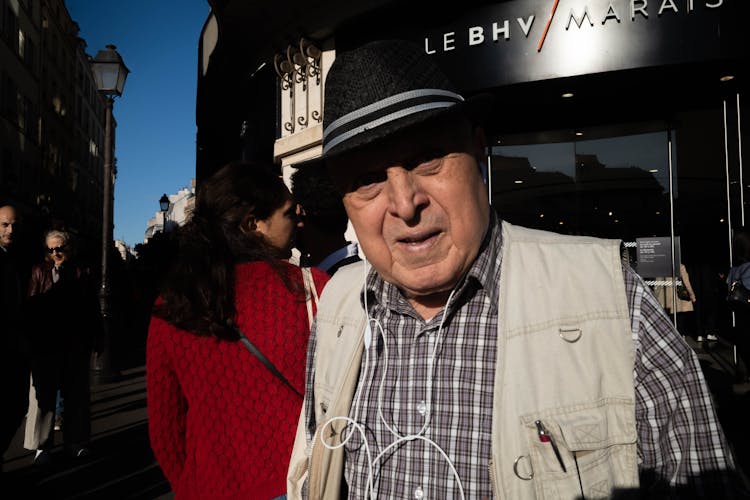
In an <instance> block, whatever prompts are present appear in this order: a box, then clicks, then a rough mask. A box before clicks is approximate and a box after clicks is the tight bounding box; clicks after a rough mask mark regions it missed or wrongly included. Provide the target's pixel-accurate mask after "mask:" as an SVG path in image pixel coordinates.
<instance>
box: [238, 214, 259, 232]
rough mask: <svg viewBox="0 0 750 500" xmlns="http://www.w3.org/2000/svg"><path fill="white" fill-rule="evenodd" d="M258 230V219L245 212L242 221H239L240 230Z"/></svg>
mask: <svg viewBox="0 0 750 500" xmlns="http://www.w3.org/2000/svg"><path fill="white" fill-rule="evenodd" d="M257 230H258V221H257V219H256V218H255V216H254V215H252V214H247V215H246V216H244V217H243V218H242V222H240V231H242V232H243V234H250V233H251V232H253V231H257Z"/></svg>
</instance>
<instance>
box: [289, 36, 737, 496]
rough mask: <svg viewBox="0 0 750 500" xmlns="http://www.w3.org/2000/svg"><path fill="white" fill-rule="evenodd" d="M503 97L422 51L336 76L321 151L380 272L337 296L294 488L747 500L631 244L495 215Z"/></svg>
mask: <svg viewBox="0 0 750 500" xmlns="http://www.w3.org/2000/svg"><path fill="white" fill-rule="evenodd" d="M486 107H487V104H486V103H485V102H483V101H482V100H481V99H479V98H477V99H472V100H464V99H463V97H461V96H460V95H458V94H456V93H455V91H454V90H453V87H452V86H451V84H450V82H448V80H447V79H446V78H445V76H444V75H443V74H442V73H441V72H440V71H439V69H438V68H437V67H436V66H435V65H434V63H433V62H432V60H431V59H430V58H429V57H428V56H426V55H425V54H424V53H423V51H422V50H421V49H419V48H418V47H415V46H413V45H411V44H408V43H406V42H400V41H384V42H373V43H370V44H367V45H364V46H362V47H360V48H358V49H355V50H353V51H351V52H346V53H340V54H338V56H337V59H336V60H335V62H334V64H333V66H332V67H331V69H330V72H329V74H328V77H327V82H326V95H325V110H324V111H325V112H324V133H323V157H324V159H325V162H326V165H327V168H328V170H329V171H330V173H331V175H332V178H333V180H334V182H335V183H336V184H337V186H338V188H339V190H340V191H341V193H342V194H343V201H344V205H345V207H346V210H347V213H348V215H349V218H350V219H351V221H352V224H353V226H354V229H355V230H356V233H357V237H358V239H359V243H360V245H361V247H362V250H363V251H364V254H365V255H366V256H367V261H368V262H366V263H364V264H361V265H360V264H354V265H351V266H347V267H344V268H342V269H340V270H339V271H338V272H337V274H336V275H335V276H334V278H333V279H332V280H331V282H329V285H328V287H327V288H326V291H325V293H324V294H323V296H322V297H321V302H320V307H319V309H318V316H317V324H316V328H315V331H314V332H313V334H312V336H311V342H310V348H309V352H308V369H307V377H308V378H307V393H306V397H305V407H304V410H303V413H302V415H301V416H300V425H299V428H298V434H297V438H296V442H295V451H294V453H293V456H292V461H291V464H290V469H289V495H290V497H291V498H297V497H299V496H300V495H301V496H303V497H307V498H325V499H329V498H346V497H348V498H415V499H417V500H419V499H423V498H426V499H430V498H432V499H445V498H476V499H482V498H510V499H514V500H515V499H525V498H563V499H573V498H602V497H611V496H617V495H632V494H641V495H645V496H653V497H657V498H663V497H664V496H669V495H678V496H682V497H685V496H691V495H696V496H698V495H707V496H714V495H715V496H716V497H721V498H726V497H727V496H731V495H732V493H733V492H734V490H733V488H734V487H735V483H734V477H735V472H734V463H733V459H732V456H731V454H730V453H729V451H728V449H727V444H726V441H725V437H724V434H723V432H722V430H721V428H720V426H719V424H718V422H717V419H716V414H715V411H714V408H713V406H712V401H711V396H710V394H709V392H708V390H707V387H706V385H705V382H704V379H703V376H702V373H701V369H700V366H699V364H698V360H697V358H696V356H695V354H694V353H693V351H692V350H691V349H690V347H689V346H688V345H687V344H686V343H685V342H684V341H683V340H682V339H681V337H680V336H679V335H678V334H677V333H676V332H675V330H674V328H673V326H672V324H671V323H670V321H669V319H668V318H667V317H666V316H665V315H664V313H663V311H662V310H661V308H660V306H659V304H658V302H657V301H656V300H655V299H654V297H653V296H652V294H651V293H650V292H649V290H648V288H647V286H646V285H645V284H644V283H643V281H642V280H641V279H640V278H639V277H638V276H637V275H636V274H635V273H634V272H633V271H632V270H631V269H630V268H629V267H628V266H627V264H624V263H623V262H622V261H621V258H620V255H621V254H620V242H619V241H614V240H600V239H596V238H584V237H571V236H562V235H557V234H553V233H547V232H542V231H535V230H530V229H525V228H521V227H517V226H514V225H511V224H509V223H506V222H501V221H499V220H498V219H497V217H496V216H495V214H494V212H493V211H492V210H491V208H490V206H489V203H488V197H487V188H486V186H485V185H484V182H483V178H482V175H481V171H482V166H481V162H482V161H483V159H484V158H485V153H484V146H485V144H484V137H483V132H482V130H481V129H480V128H479V127H478V126H477V125H476V122H477V119H478V116H479V111H481V110H482V109H486ZM370 266H371V267H370Z"/></svg>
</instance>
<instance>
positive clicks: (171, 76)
mask: <svg viewBox="0 0 750 500" xmlns="http://www.w3.org/2000/svg"><path fill="white" fill-rule="evenodd" d="M65 3H66V5H67V7H68V11H69V12H70V16H71V17H72V18H73V20H75V21H76V22H77V23H78V25H79V26H80V28H81V31H80V36H81V37H82V38H84V39H85V40H86V44H87V46H88V47H87V49H86V51H87V52H88V53H89V54H90V55H92V56H95V55H96V53H97V52H98V51H99V50H102V49H104V48H105V46H106V45H107V44H110V43H111V44H113V45H115V46H116V47H117V52H119V53H120V55H121V56H122V58H123V60H124V61H125V65H126V66H127V67H128V68H129V69H130V71H131V73H130V75H129V76H128V79H127V82H126V83H125V90H124V91H123V94H122V97H120V98H117V99H116V100H115V105H114V116H115V120H116V121H117V131H116V137H115V157H116V158H117V180H116V181H115V205H114V219H115V227H114V233H113V236H114V237H115V238H116V239H121V240H125V242H126V243H128V244H129V245H135V244H136V243H141V242H142V241H143V233H144V231H145V230H146V223H147V222H148V219H150V218H151V217H153V215H154V213H156V212H157V211H158V210H159V198H160V197H161V195H162V193H165V192H166V193H175V192H177V190H178V189H180V188H182V187H186V186H189V185H190V180H191V179H192V178H194V177H195V133H196V127H195V92H196V81H197V60H198V39H199V37H200V32H201V28H202V27H203V23H204V21H205V20H206V17H207V16H208V12H209V6H208V2H207V1H206V0H158V1H154V0H150V1H147V0H128V1H125V2H124V1H122V0H119V1H115V0H66V1H65Z"/></svg>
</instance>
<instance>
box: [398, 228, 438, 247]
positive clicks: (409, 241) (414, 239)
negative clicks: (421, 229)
mask: <svg viewBox="0 0 750 500" xmlns="http://www.w3.org/2000/svg"><path fill="white" fill-rule="evenodd" d="M438 234H440V231H430V232H426V233H420V234H415V235H411V236H407V237H406V238H401V239H399V240H398V242H399V243H401V244H404V245H408V246H418V245H421V244H423V243H426V242H428V241H429V240H431V239H432V238H435V237H436V236H437V235H438Z"/></svg>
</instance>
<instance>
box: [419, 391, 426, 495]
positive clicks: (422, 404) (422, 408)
mask: <svg viewBox="0 0 750 500" xmlns="http://www.w3.org/2000/svg"><path fill="white" fill-rule="evenodd" d="M417 411H418V412H419V414H420V415H422V416H423V417H424V416H425V414H426V413H427V403H425V402H424V401H420V402H419V403H417ZM419 498H422V497H419Z"/></svg>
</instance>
